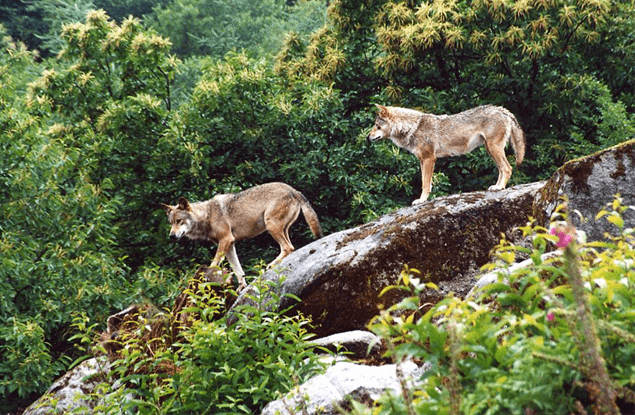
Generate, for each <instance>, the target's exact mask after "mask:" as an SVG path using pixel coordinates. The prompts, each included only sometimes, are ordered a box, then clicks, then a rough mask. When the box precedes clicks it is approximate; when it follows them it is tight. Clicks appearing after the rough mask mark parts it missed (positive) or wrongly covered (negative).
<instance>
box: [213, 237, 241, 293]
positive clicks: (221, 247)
mask: <svg viewBox="0 0 635 415" xmlns="http://www.w3.org/2000/svg"><path fill="white" fill-rule="evenodd" d="M223 256H226V257H227V261H229V265H230V266H231V267H232V270H233V271H234V274H236V278H238V290H241V289H242V288H244V287H245V286H246V283H245V272H244V271H243V268H242V267H241V266H240V261H238V255H236V247H235V245H234V240H233V238H232V239H231V240H230V239H226V240H221V241H219V242H218V250H217V251H216V255H215V256H214V260H213V261H212V264H211V265H210V268H218V267H219V265H220V262H221V261H222V259H223ZM230 282H231V275H230V276H229V277H227V280H226V281H225V283H227V284H228V283H230Z"/></svg>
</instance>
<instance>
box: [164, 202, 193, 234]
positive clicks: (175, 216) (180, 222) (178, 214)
mask: <svg viewBox="0 0 635 415" xmlns="http://www.w3.org/2000/svg"><path fill="white" fill-rule="evenodd" d="M161 207H162V208H163V209H164V210H165V212H166V213H167V214H168V220H169V221H170V224H171V225H172V227H171V228H170V238H171V239H181V238H182V237H183V236H188V233H189V232H190V231H191V230H192V227H193V226H194V224H195V223H196V220H195V218H194V217H193V216H192V207H191V206H190V202H188V201H187V200H186V199H185V198H183V197H182V198H180V199H179V204H178V205H176V206H170V205H166V204H164V203H161Z"/></svg>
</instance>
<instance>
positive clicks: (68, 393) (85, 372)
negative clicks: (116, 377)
mask: <svg viewBox="0 0 635 415" xmlns="http://www.w3.org/2000/svg"><path fill="white" fill-rule="evenodd" d="M109 371H110V364H109V362H108V359H106V358H105V357H101V358H92V359H88V360H85V361H84V362H82V363H80V364H79V365H77V366H76V367H75V368H74V369H72V370H71V371H69V372H67V373H66V374H65V375H64V376H62V377H61V378H59V379H58V380H56V381H55V383H53V385H52V386H51V387H50V388H49V390H48V391H46V393H45V394H44V396H42V397H41V398H40V399H38V400H37V401H36V402H35V403H33V404H32V405H31V406H29V407H28V408H27V409H26V410H25V411H24V412H23V414H22V415H57V414H67V413H71V412H73V411H76V410H78V409H79V408H84V410H86V411H88V412H90V411H89V410H90V409H91V408H93V407H94V406H95V405H96V404H97V401H96V400H95V399H94V398H91V394H92V393H93V391H94V390H95V387H96V386H97V385H99V384H100V383H102V382H104V381H105V380H106V378H107V376H108V373H109Z"/></svg>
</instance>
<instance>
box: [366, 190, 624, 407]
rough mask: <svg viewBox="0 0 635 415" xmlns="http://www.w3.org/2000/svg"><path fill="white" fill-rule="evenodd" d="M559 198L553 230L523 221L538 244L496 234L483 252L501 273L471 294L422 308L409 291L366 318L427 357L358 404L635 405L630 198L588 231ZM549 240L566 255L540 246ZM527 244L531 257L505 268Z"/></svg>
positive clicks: (398, 356)
mask: <svg viewBox="0 0 635 415" xmlns="http://www.w3.org/2000/svg"><path fill="white" fill-rule="evenodd" d="M563 206H564V205H561V207H560V209H559V210H557V212H556V215H555V217H554V218H553V219H554V220H553V222H552V227H551V229H550V230H548V229H545V228H543V227H541V226H535V225H533V226H526V227H523V228H522V231H523V233H524V234H525V235H528V236H530V238H531V240H532V241H533V248H532V249H529V248H522V247H519V246H514V245H511V244H509V242H506V241H504V240H503V241H501V244H500V245H499V246H498V247H497V249H496V253H495V255H494V256H495V258H496V259H495V261H493V262H492V263H491V264H488V266H489V268H492V267H497V268H498V276H499V277H498V282H496V283H493V284H490V285H488V286H487V287H485V288H484V289H483V290H482V292H481V294H480V295H477V296H476V297H474V298H471V299H470V301H462V300H460V299H458V298H454V297H452V296H449V297H447V298H446V299H444V300H443V301H441V302H439V303H438V304H436V305H435V306H434V307H432V308H431V309H430V310H429V311H427V312H426V313H425V314H423V315H422V313H420V311H419V310H421V309H422V308H423V305H422V304H420V301H419V297H418V296H416V295H414V296H413V297H410V298H407V299H405V300H403V301H402V302H401V303H399V304H396V305H395V306H393V307H392V308H391V309H390V310H386V311H385V312H383V313H382V314H381V315H380V316H379V317H377V319H376V320H375V322H374V323H373V324H372V325H371V328H372V329H373V331H375V332H376V333H377V334H379V335H380V336H381V337H382V338H384V339H385V340H386V341H387V343H388V344H389V347H388V349H389V354H390V355H391V357H392V358H393V359H394V360H395V361H396V362H403V361H404V360H406V359H421V360H423V361H425V362H429V364H430V368H429V370H428V371H426V373H425V374H424V376H423V378H422V383H421V384H420V385H418V386H417V387H409V388H406V392H405V393H402V394H398V395H397V394H387V395H386V396H384V397H383V398H382V399H381V400H380V403H379V405H378V407H377V408H375V409H374V410H372V411H371V410H370V409H369V408H365V407H364V406H363V405H361V404H357V405H355V411H354V413H356V414H371V413H372V414H391V415H393V414H408V415H414V414H448V415H450V414H501V413H503V414H519V415H522V414H563V415H565V414H572V413H574V414H580V415H582V414H587V413H592V414H612V415H617V414H620V413H632V412H633V408H635V366H634V365H633V361H635V336H634V335H633V331H634V329H635V313H634V312H633V307H634V306H635V291H633V285H634V284H635V269H634V268H633V264H634V263H635V237H634V235H633V228H630V229H629V228H626V227H625V226H624V221H623V220H622V217H621V213H623V212H624V211H625V210H626V209H627V207H626V206H622V204H621V200H620V199H619V198H617V199H616V200H615V201H614V202H613V204H612V205H611V204H609V206H608V207H607V208H606V209H605V210H602V211H600V212H599V214H598V216H597V217H598V218H601V217H604V218H605V219H607V220H608V221H609V222H611V223H612V224H614V225H616V228H617V229H618V231H617V232H616V233H617V234H618V236H616V237H612V238H610V240H609V241H606V242H589V243H586V242H585V241H584V239H585V237H584V234H582V233H580V232H576V230H575V228H574V227H573V226H571V225H570V224H569V223H568V219H567V216H568V213H567V212H566V209H562V207H563ZM630 208H631V209H634V207H630ZM551 244H556V246H559V247H561V249H562V250H563V253H562V256H561V257H556V258H555V259H554V258H551V259H546V258H543V257H542V254H543V253H545V249H546V248H547V247H548V246H550V245H551ZM521 253H522V254H525V255H529V256H530V257H531V262H532V263H531V265H530V266H528V267H527V268H521V269H519V270H516V271H513V272H510V270H509V269H507V268H508V267H509V265H510V264H512V263H513V262H514V259H515V256H516V255H517V254H521ZM402 282H403V285H402V286H399V287H389V288H388V289H393V288H401V289H404V288H406V289H409V290H411V292H412V293H413V294H419V293H420V292H421V291H423V290H428V289H431V288H435V287H434V284H431V283H426V282H425V281H424V280H423V279H422V278H421V277H420V275H419V274H418V273H417V272H416V270H406V271H405V272H403V273H402ZM403 384H404V385H406V383H405V381H404V382H403Z"/></svg>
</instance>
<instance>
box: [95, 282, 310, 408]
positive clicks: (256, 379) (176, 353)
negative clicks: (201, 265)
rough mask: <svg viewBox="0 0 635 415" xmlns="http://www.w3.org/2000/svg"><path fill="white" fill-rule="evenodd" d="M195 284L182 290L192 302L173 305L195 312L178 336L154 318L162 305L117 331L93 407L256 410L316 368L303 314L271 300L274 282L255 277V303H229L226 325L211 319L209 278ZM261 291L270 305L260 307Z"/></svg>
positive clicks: (215, 311)
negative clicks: (113, 356)
mask: <svg viewBox="0 0 635 415" xmlns="http://www.w3.org/2000/svg"><path fill="white" fill-rule="evenodd" d="M199 287H201V288H200V290H198V292H192V291H189V292H188V295H189V297H190V301H191V303H192V304H193V306H191V307H189V308H186V309H183V310H180V312H181V313H188V314H189V315H190V316H192V315H195V316H199V317H200V319H199V318H196V319H194V320H190V321H189V323H188V324H186V325H185V326H184V327H181V330H182V331H181V332H180V334H179V335H178V336H174V332H173V331H170V330H169V329H167V328H166V326H165V324H162V323H160V321H164V322H168V321H175V319H176V317H177V316H176V315H174V314H171V313H167V314H163V315H161V314H159V315H157V314H154V315H153V316H152V317H150V318H147V319H144V318H140V319H139V321H138V324H137V328H136V329H134V330H128V334H125V335H123V336H122V337H121V343H120V345H119V347H118V349H119V351H118V353H119V359H117V360H115V361H114V362H113V363H112V371H113V373H114V380H116V381H117V382H116V383H115V385H117V386H115V387H114V388H113V387H110V386H106V387H105V388H102V389H103V390H104V391H105V392H104V393H103V394H101V395H100V396H98V397H97V399H98V400H99V401H100V402H101V403H100V404H99V405H98V406H97V407H96V408H95V409H94V410H93V413H113V414H114V413H127V412H129V411H134V412H135V413H138V414H157V413H163V414H183V413H201V414H202V413H215V414H220V413H246V414H250V413H257V412H258V411H259V410H260V409H262V408H263V407H264V405H266V404H267V403H268V402H270V401H273V400H275V399H277V398H278V397H279V395H280V394H284V393H286V392H287V391H289V390H290V389H291V388H292V387H293V386H295V385H297V384H299V383H302V382H304V381H305V380H306V379H308V377H309V376H312V375H314V374H316V373H318V372H320V371H321V369H322V365H321V364H320V363H319V362H318V359H317V357H316V355H315V353H314V352H313V347H312V346H310V345H309V344H308V343H307V341H308V340H309V338H310V337H311V335H310V334H309V333H308V331H307V329H308V327H309V321H308V320H307V319H306V318H304V317H302V316H286V315H285V310H280V309H279V308H278V307H276V304H278V302H279V299H280V297H279V295H278V294H277V293H276V292H277V290H278V287H276V286H275V285H273V284H272V283H270V282H267V283H259V282H257V283H255V284H254V285H253V286H252V287H254V288H255V289H256V294H255V295H254V296H253V297H252V300H253V302H254V304H256V306H241V307H240V309H238V310H235V311H234V312H235V313H236V315H237V317H238V321H237V322H236V323H235V324H234V325H232V326H227V325H226V324H225V320H224V319H221V320H213V317H215V316H218V315H219V310H220V309H221V307H222V306H221V302H222V301H221V298H220V297H219V296H218V295H217V294H216V292H217V291H215V290H213V289H212V286H210V284H209V283H203V284H201V285H200V286H199ZM265 297H266V298H270V299H271V300H270V301H271V302H272V304H271V311H264V310H263V308H266V307H263V306H264V305H265V304H261V303H260V302H261V301H262V298H265ZM84 324H85V323H84ZM151 333H158V335H157V336H156V337H154V338H153V337H152V336H151V335H150V334H151ZM121 385H126V386H125V387H119V388H118V386H121ZM133 396H134V398H133Z"/></svg>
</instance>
